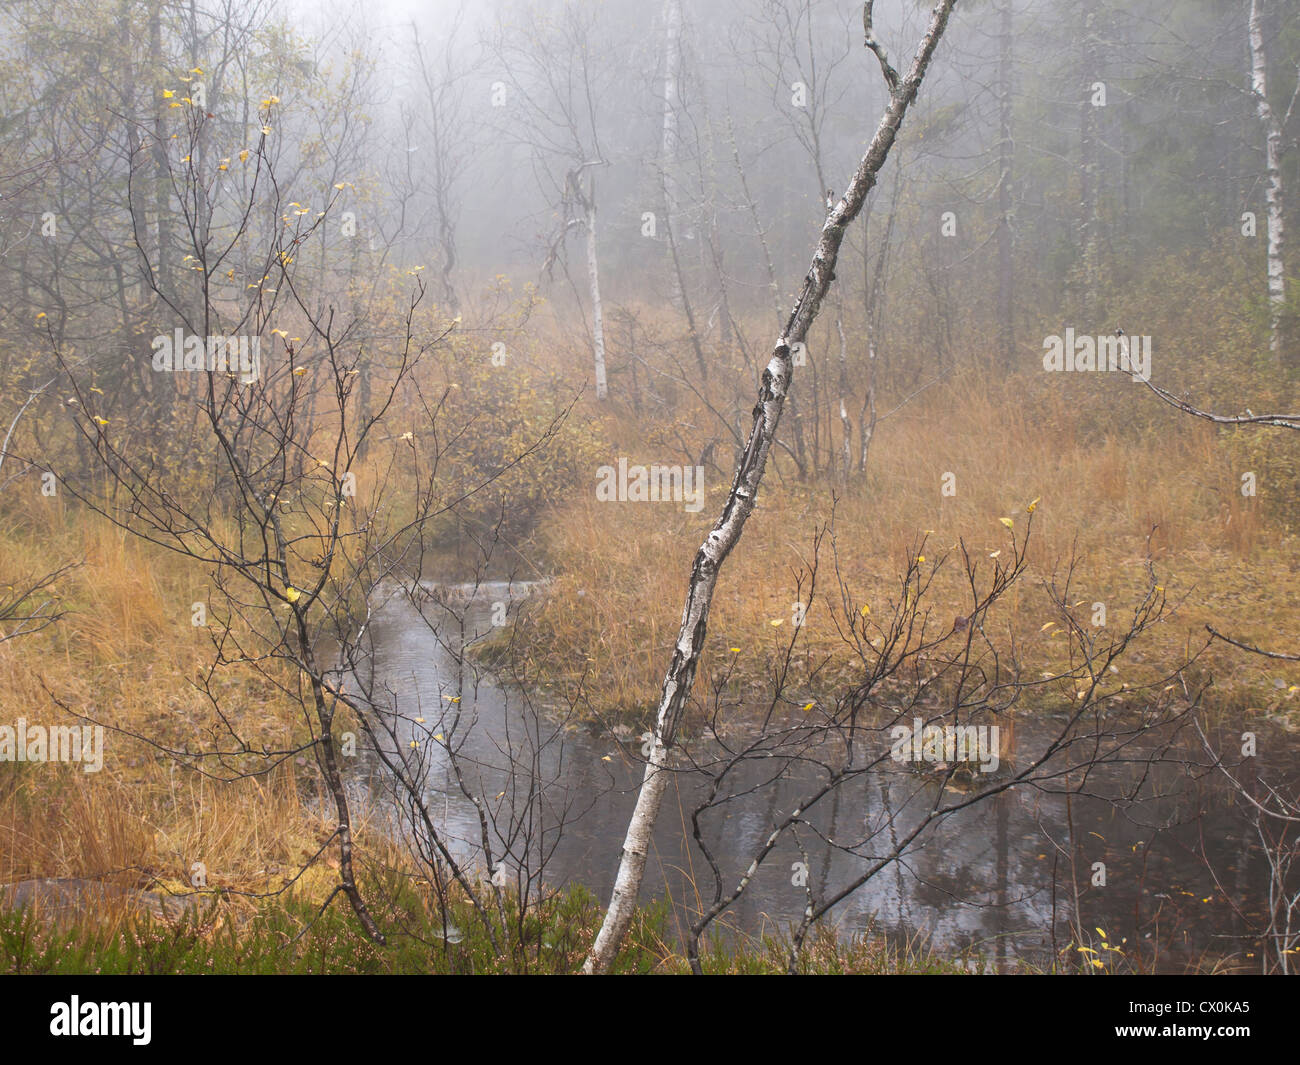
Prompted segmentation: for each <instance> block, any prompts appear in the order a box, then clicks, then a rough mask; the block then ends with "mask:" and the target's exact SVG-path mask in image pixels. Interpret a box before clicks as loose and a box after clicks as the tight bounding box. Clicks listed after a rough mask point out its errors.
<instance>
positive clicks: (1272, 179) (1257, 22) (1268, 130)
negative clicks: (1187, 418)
mask: <svg viewBox="0 0 1300 1065" xmlns="http://www.w3.org/2000/svg"><path fill="white" fill-rule="evenodd" d="M1250 90H1251V95H1252V96H1253V97H1254V100H1255V113H1256V114H1257V115H1259V121H1260V125H1261V126H1263V127H1264V202H1265V205H1266V208H1265V214H1266V222H1265V225H1266V226H1267V232H1268V253H1267V254H1268V267H1267V270H1268V331H1269V350H1270V351H1271V352H1272V353H1273V357H1274V358H1275V359H1278V360H1279V361H1280V360H1281V358H1282V323H1283V314H1284V310H1285V307H1286V263H1285V258H1284V250H1285V243H1286V229H1285V219H1284V216H1283V209H1284V208H1283V203H1284V199H1283V191H1284V190H1283V182H1282V129H1283V126H1284V125H1285V119H1284V118H1282V117H1280V116H1279V115H1278V114H1277V112H1276V111H1274V110H1273V105H1272V104H1271V103H1270V102H1269V99H1268V52H1267V49H1266V47H1265V44H1264V0H1250ZM1297 93H1298V94H1300V89H1298V90H1297ZM1294 106H1295V97H1292V100H1291V107H1292V108H1293V107H1294ZM1288 110H1289V109H1288Z"/></svg>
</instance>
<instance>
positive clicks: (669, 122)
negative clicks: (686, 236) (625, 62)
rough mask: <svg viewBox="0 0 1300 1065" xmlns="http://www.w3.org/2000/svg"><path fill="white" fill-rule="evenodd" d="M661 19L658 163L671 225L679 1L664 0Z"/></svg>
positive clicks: (679, 46)
mask: <svg viewBox="0 0 1300 1065" xmlns="http://www.w3.org/2000/svg"><path fill="white" fill-rule="evenodd" d="M664 22H665V23H666V25H667V31H666V36H665V40H664V122H663V140H662V142H661V144H660V147H659V165H660V166H661V167H662V168H663V180H664V221H666V222H667V223H668V224H669V225H670V226H671V225H672V222H673V215H674V214H675V213H676V211H677V195H676V188H675V175H674V173H673V170H672V166H673V163H674V162H675V161H676V158H677V79H678V76H679V71H680V69H681V59H682V6H681V3H680V2H679V0H667V2H666V3H665V5H664Z"/></svg>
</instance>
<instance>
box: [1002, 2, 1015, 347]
mask: <svg viewBox="0 0 1300 1065" xmlns="http://www.w3.org/2000/svg"><path fill="white" fill-rule="evenodd" d="M1011 29H1012V25H1011V0H1002V11H1001V32H1000V34H999V43H998V114H999V122H998V343H999V345H1000V347H1001V349H1002V351H1001V357H1000V359H999V368H1000V369H1003V370H1009V369H1010V368H1011V365H1012V356H1013V352H1014V351H1015V349H1016V331H1015V265H1014V258H1013V254H1012V244H1011V161H1012V140H1011V117H1012V111H1011V50H1012V41H1013V38H1012V36H1011Z"/></svg>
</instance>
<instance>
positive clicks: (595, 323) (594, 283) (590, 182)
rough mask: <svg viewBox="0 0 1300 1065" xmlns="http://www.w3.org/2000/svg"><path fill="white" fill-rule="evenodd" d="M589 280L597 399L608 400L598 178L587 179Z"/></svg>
mask: <svg viewBox="0 0 1300 1065" xmlns="http://www.w3.org/2000/svg"><path fill="white" fill-rule="evenodd" d="M585 207H586V228H587V279H588V282H589V283H590V285H591V344H592V348H593V349H594V352H595V359H596V398H597V399H601V400H603V399H606V398H607V397H608V396H609V388H608V386H607V385H606V382H605V309H604V306H603V304H602V303H601V302H600V263H599V261H598V260H597V258H596V178H595V175H591V176H590V177H588V179H587V196H586V204H585Z"/></svg>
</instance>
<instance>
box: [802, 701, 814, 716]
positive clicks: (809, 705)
mask: <svg viewBox="0 0 1300 1065" xmlns="http://www.w3.org/2000/svg"><path fill="white" fill-rule="evenodd" d="M816 705H817V704H816V703H815V702H812V703H807V704H805V705H804V708H803V712H804V713H805V714H806V713H808V711H809V710H811V709H812V708H813V707H814V706H816Z"/></svg>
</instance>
